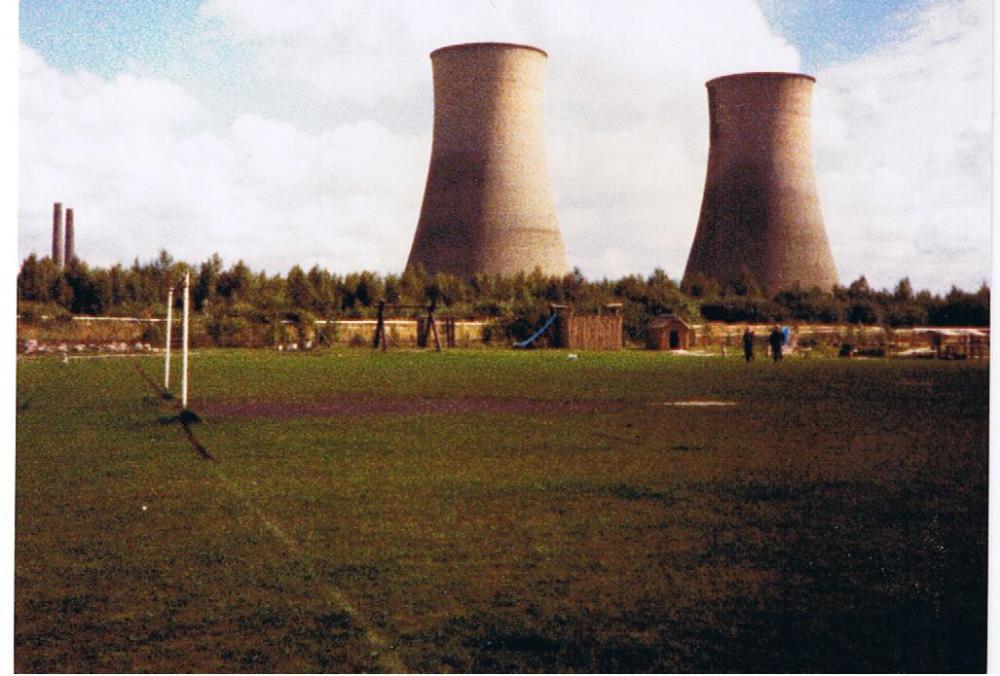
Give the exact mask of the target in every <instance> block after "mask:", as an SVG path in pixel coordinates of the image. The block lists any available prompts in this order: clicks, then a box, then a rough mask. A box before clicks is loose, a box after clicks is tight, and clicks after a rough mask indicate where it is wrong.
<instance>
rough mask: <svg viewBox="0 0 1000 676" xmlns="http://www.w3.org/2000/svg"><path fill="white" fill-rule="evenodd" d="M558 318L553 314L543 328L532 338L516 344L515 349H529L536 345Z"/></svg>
mask: <svg viewBox="0 0 1000 676" xmlns="http://www.w3.org/2000/svg"><path fill="white" fill-rule="evenodd" d="M558 316H559V315H557V314H553V315H552V316H551V317H549V318H548V319H547V320H546V321H545V323H544V324H542V328H540V329H538V330H537V331H535V332H534V333H533V334H532V335H531V337H530V338H526V339H525V340H522V341H521V342H520V343H514V347H528V346H529V345H531V344H532V343H534V342H535V341H536V340H538V337H539V336H541V335H542V334H543V333H545V332H546V331H547V330H548V328H549V327H550V326H552V322H554V321H555V320H556V317H558Z"/></svg>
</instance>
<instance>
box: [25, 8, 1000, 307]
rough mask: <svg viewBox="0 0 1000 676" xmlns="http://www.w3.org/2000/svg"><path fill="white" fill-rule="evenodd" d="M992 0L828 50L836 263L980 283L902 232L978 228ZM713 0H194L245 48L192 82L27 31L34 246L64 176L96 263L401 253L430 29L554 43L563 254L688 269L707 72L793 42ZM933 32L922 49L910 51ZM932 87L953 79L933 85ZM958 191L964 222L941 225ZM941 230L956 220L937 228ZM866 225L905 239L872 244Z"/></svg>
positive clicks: (221, 33) (827, 202)
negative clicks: (45, 54)
mask: <svg viewBox="0 0 1000 676" xmlns="http://www.w3.org/2000/svg"><path fill="white" fill-rule="evenodd" d="M984 2H985V0H979V2H978V3H972V0H967V1H965V2H962V3H960V4H958V5H955V6H954V7H952V5H948V6H947V7H950V8H951V9H950V10H948V11H944V10H942V15H941V16H936V17H927V18H924V19H923V20H921V21H917V22H916V24H917V26H918V27H917V29H915V31H914V33H913V34H912V35H911V36H910V37H909V38H908V39H907V40H906V41H903V42H901V43H899V44H897V45H893V46H891V47H887V48H885V49H884V50H883V51H882V52H880V53H878V54H875V55H872V56H871V57H869V58H868V59H866V60H864V61H861V62H858V63H854V64H847V65H844V66H840V67H838V68H837V69H831V70H830V71H828V72H825V73H821V74H819V80H820V82H819V87H818V90H817V100H816V107H815V119H816V123H817V149H816V150H817V152H816V156H817V163H818V166H817V168H818V173H819V179H820V189H821V199H822V202H823V206H824V209H825V212H826V220H827V224H828V229H829V230H830V235H831V239H832V241H833V244H834V253H835V256H836V258H837V261H838V265H839V267H840V270H841V273H842V276H843V277H844V278H845V280H847V278H848V277H849V276H850V275H853V274H854V268H853V267H852V266H855V265H857V266H859V273H860V272H865V273H867V274H869V278H870V279H871V280H872V281H874V282H875V283H877V284H885V285H887V284H891V283H893V282H894V281H895V280H896V279H897V278H898V277H900V276H902V275H903V274H910V276H911V278H913V280H914V282H915V283H917V284H918V285H920V284H926V285H930V286H933V287H937V288H940V287H947V285H949V284H950V283H951V282H952V281H956V282H958V283H960V284H963V285H965V286H974V285H975V284H977V283H978V281H979V277H980V276H984V275H986V274H987V272H986V270H987V267H986V266H985V265H980V264H979V260H978V259H974V258H969V256H967V255H966V254H964V253H961V252H960V253H959V254H958V255H959V256H960V257H961V256H964V258H963V259H962V260H963V263H962V264H961V265H955V266H953V267H947V266H946V265H945V261H951V260H953V257H952V256H951V255H949V256H948V257H946V258H942V257H941V256H940V255H938V254H935V252H934V251H929V252H927V253H926V254H924V257H923V258H917V257H916V256H917V254H916V253H913V252H918V251H919V250H920V247H922V246H927V245H928V243H930V244H931V245H932V246H933V243H935V242H937V243H943V242H944V241H947V242H948V243H951V244H954V243H956V242H960V241H964V243H965V244H964V246H971V247H975V246H978V245H979V243H980V242H981V238H982V235H981V233H982V231H983V229H985V232H986V237H987V242H988V216H987V220H986V221H985V223H984V222H983V221H982V216H981V215H980V213H979V210H978V209H979V207H978V205H979V204H981V203H982V202H983V200H984V199H985V200H986V201H987V203H988V194H989V193H988V185H986V186H985V188H984V186H983V185H982V170H981V167H980V166H979V164H977V163H978V162H979V161H980V159H981V157H980V155H979V152H980V144H981V142H982V138H983V136H982V134H983V126H982V124H980V118H983V119H985V120H986V123H987V124H986V127H985V129H986V132H987V134H988V119H989V118H988V110H989V108H988V101H989V99H988V96H989V89H988V82H989V80H988V78H989V69H988V64H987V65H986V66H985V68H986V70H985V72H982V69H980V70H978V71H975V70H969V68H968V65H969V63H972V62H974V61H975V59H976V58H977V57H978V55H979V52H981V50H982V46H983V30H986V38H985V40H986V43H985V44H986V46H987V48H988V45H989V42H988V40H989V37H988V27H987V28H986V29H982V28H981V27H980V26H979V25H978V23H977V21H978V19H977V18H976V16H974V15H975V12H974V11H973V10H975V8H976V7H978V6H980V5H982V4H984ZM721 7H722V5H720V4H719V3H700V2H695V1H694V0H684V1H676V2H669V3H665V2H651V1H650V2H631V3H628V4H627V5H624V6H622V7H613V6H612V5H610V4H597V3H586V4H584V3H576V2H569V1H568V0H562V1H553V2H545V3H536V2H528V1H527V0H518V1H516V2H509V1H505V0H492V1H491V2H478V3H471V2H465V1H459V0H447V1H444V0H442V1H437V2H433V3H426V2H416V1H414V0H410V1H397V2H391V3H390V2H379V1H377V0H375V1H371V2H363V1H361V0H356V1H344V2H326V1H325V0H285V1H284V2H277V1H276V0H275V1H271V0H268V1H266V2H265V1H264V0H256V1H250V0H207V2H205V3H204V4H203V6H202V7H201V14H202V15H203V18H204V20H205V26H206V30H210V31H211V37H210V39H211V40H213V41H221V42H224V43H225V44H228V45H233V46H235V51H234V53H238V54H239V55H240V57H241V58H240V60H239V63H238V65H233V64H227V63H224V62H220V63H219V64H218V68H217V69H212V68H201V69H191V68H189V69H188V70H187V71H183V69H182V71H183V72H185V73H186V74H185V75H184V76H183V77H180V78H179V79H177V81H178V82H181V83H183V85H184V88H181V87H180V86H179V85H177V84H172V83H171V82H169V81H167V80H166V79H162V78H159V79H158V78H154V77H150V76H147V77H140V76H137V75H130V74H123V75H120V76H119V77H117V78H115V79H113V80H110V81H107V80H103V79H100V78H97V77H96V76H93V75H89V74H87V73H85V72H78V73H74V74H69V75H68V74H62V73H58V72H57V71H55V70H53V69H52V68H50V67H49V66H47V65H46V64H45V63H44V62H43V61H42V60H41V59H40V58H39V56H38V55H37V54H35V53H34V52H32V51H31V50H30V49H28V48H22V64H21V91H22V111H21V137H22V141H21V213H20V220H21V227H20V232H21V242H20V249H21V251H22V255H24V254H26V253H27V252H28V251H30V250H35V251H38V252H45V251H47V250H48V239H47V238H48V227H49V226H48V221H49V218H50V216H49V209H50V208H51V202H53V201H55V200H62V201H64V202H66V203H67V204H68V205H72V206H76V207H77V210H78V214H79V215H78V217H77V221H78V223H79V226H78V227H79V229H80V234H79V235H78V241H79V249H80V252H81V253H82V254H84V255H85V257H86V258H87V260H90V261H91V262H93V263H98V264H106V263H110V262H113V261H116V260H121V259H124V260H126V261H128V260H130V259H131V257H132V256H139V257H140V258H149V257H151V256H153V255H155V253H156V251H157V250H158V249H159V248H160V247H167V248H168V249H169V250H170V251H171V252H172V253H173V254H174V255H175V256H177V257H180V258H183V259H185V260H192V261H198V260H203V259H204V258H206V257H207V256H208V255H209V254H211V253H212V252H213V251H219V252H220V253H221V254H222V255H223V257H224V258H225V259H226V260H227V261H233V260H235V259H237V258H244V259H245V260H247V261H248V262H249V263H250V264H251V265H253V266H254V267H266V268H267V269H268V270H269V271H272V272H273V271H284V270H287V268H288V267H290V266H291V265H293V264H295V263H300V264H303V265H306V266H308V265H310V264H311V263H312V262H319V263H320V264H322V265H325V266H328V267H330V268H331V269H334V270H338V271H341V272H343V271H347V270H353V269H359V268H373V269H377V270H381V271H399V270H400V269H401V268H402V266H403V264H404V262H405V260H406V255H407V253H408V250H409V246H410V242H411V239H412V236H413V232H414V229H415V226H416V221H417V217H418V215H419V208H420V199H421V195H422V191H423V188H424V181H425V178H426V171H427V162H428V159H429V156H430V137H431V119H432V118H431V113H432V107H433V101H432V95H431V68H430V60H429V59H428V53H429V52H430V51H432V50H433V49H435V48H437V47H440V46H442V45H445V44H451V43H455V42H468V41H477V40H497V41H514V42H525V43H529V44H535V45H538V46H540V47H542V48H544V49H546V50H547V51H548V52H549V55H550V58H549V62H548V66H547V75H546V78H547V80H546V91H545V115H546V131H547V145H548V154H549V159H550V162H549V165H550V175H551V178H552V183H553V188H554V190H555V192H556V195H557V200H558V204H557V207H558V210H559V216H560V222H561V225H562V228H563V234H564V237H565V239H566V244H567V250H568V254H569V257H570V262H571V264H573V265H577V266H579V267H580V268H581V269H582V270H583V272H584V273H585V274H586V275H588V276H592V277H599V276H605V275H606V276H619V275H621V274H625V273H630V272H640V273H649V272H650V271H652V269H653V268H654V267H658V266H659V267H663V268H665V269H666V270H667V272H668V273H669V274H670V275H671V276H673V277H675V278H678V277H680V275H681V273H682V272H683V268H684V264H685V262H686V258H687V252H688V248H689V247H690V244H691V240H692V238H693V235H694V228H695V224H696V222H697V217H698V209H699V206H700V202H701V191H702V187H703V182H704V176H705V169H706V167H705V162H706V159H707V151H708V131H707V127H708V115H707V108H708V106H707V100H706V93H705V88H704V82H705V80H707V79H709V78H711V77H714V76H717V75H720V74H724V73H728V72H738V71H745V70H796V69H797V68H798V66H799V57H798V53H797V51H796V49H795V48H794V47H793V46H791V45H789V44H788V43H786V42H785V41H784V40H783V39H782V38H781V37H780V36H777V35H776V34H775V33H774V32H773V31H772V30H771V28H770V27H769V26H768V25H767V22H766V21H765V19H764V17H763V14H762V13H761V11H760V9H759V8H758V6H757V5H756V4H755V3H754V2H752V1H750V0H739V1H737V0H733V1H731V2H726V3H724V10H723V9H721ZM970 7H971V8H972V10H970V9H968V8H970ZM963 8H965V9H963ZM963 12H964V14H963ZM970 12H972V15H971V18H972V20H969V16H970V14H969V13H970ZM963 16H964V17H965V18H964V19H963V18H962V17H963ZM986 25H987V26H988V22H986ZM930 26H933V30H937V31H943V33H942V34H940V35H935V36H932V35H930V34H929V33H928V32H927V31H928V30H930V28H928V27H930ZM943 26H953V30H951V32H949V30H948V29H947V28H944V27H943ZM921 27H923V29H922V28H921ZM205 39H209V38H207V37H206V38H205ZM949 45H951V46H950V47H949ZM931 50H935V51H933V53H934V54H939V53H940V54H939V58H938V60H937V61H936V62H934V63H932V62H931V60H930V59H928V58H927V56H926V55H924V54H922V52H925V51H931ZM977 50H978V51H977ZM195 51H197V50H195ZM209 53H216V52H211V50H209ZM986 54H988V51H987V52H986ZM982 58H985V56H984V57H982ZM921 68H922V69H923V70H921ZM192 73H193V74H192ZM197 78H202V79H201V80H198V79H197ZM984 78H985V82H986V83H987V86H985V87H984V86H983V82H984ZM954 81H957V82H959V83H961V84H955V82H954ZM904 82H907V83H910V84H909V85H906V86H904V85H903V84H902V83H904ZM215 84H218V86H214V85H215ZM223 85H224V86H223ZM918 85H919V86H922V87H923V88H924V89H925V91H923V92H921V91H913V90H917V89H919V88H920V87H919V86H918ZM952 85H953V86H952ZM213 91H223V92H233V91H236V92H239V96H240V98H239V99H238V100H239V102H240V103H239V106H241V107H242V108H240V107H237V108H236V110H237V111H238V112H236V113H235V114H232V115H231V117H229V118H227V117H225V115H226V114H229V113H227V112H220V111H229V110H231V109H232V103H233V101H235V100H237V99H231V100H230V101H229V102H228V103H229V104H230V105H228V106H227V105H221V104H220V101H219V100H218V99H216V98H213V95H212V94H211V92H213ZM935 91H938V92H944V91H948V92H951V93H952V94H954V95H957V96H959V97H963V98H959V99H957V100H953V99H949V100H948V101H946V102H935V96H936V94H935V93H934V92H935ZM190 92H199V97H198V98H197V99H196V98H195V97H194V96H193V95H192V94H191V93H190ZM984 97H986V98H985V101H986V104H983V105H981V101H982V100H984ZM963 100H971V101H973V102H974V103H972V104H971V105H963V104H962V101H963ZM908 102H910V103H909V104H908ZM296 103H297V104H296ZM918 106H920V107H918ZM921 107H924V109H921ZM926 108H931V109H933V110H931V111H928V110H926ZM977 116H978V117H977ZM946 117H951V119H953V120H955V119H958V120H961V121H964V120H972V122H971V123H965V122H962V123H961V124H959V125H956V127H955V129H954V132H953V133H952V132H950V131H949V132H948V133H946V134H945V133H941V131H940V129H939V128H936V127H932V126H931V125H930V122H931V121H938V122H940V121H942V120H943V119H944V118H946ZM986 138H988V136H987V137H986ZM913 139H920V140H921V141H920V142H914V141H913ZM860 154H863V155H864V156H863V157H861V158H860V159H859V155H860ZM970 167H972V168H971V169H970ZM970 178H971V179H975V180H972V181H971V182H970V181H969V180H968V179H970ZM986 180H987V182H988V171H987V173H986ZM877 186H882V188H878V187H877ZM984 190H985V198H984V197H983V191H984ZM920 200H924V202H925V204H923V205H922V206H921V205H919V201H920ZM959 206H961V207H962V208H964V212H962V213H959V212H960V209H959ZM930 214H934V215H933V216H931V215H930ZM917 216H919V218H917ZM958 216H961V217H962V218H964V219H965V222H966V223H967V224H968V227H967V228H965V229H964V230H962V232H961V237H964V238H965V239H964V240H962V239H961V237H960V233H958V232H957V230H958V229H960V228H959V226H952V225H951V224H952V223H956V222H957V221H956V220H955V218H956V217H958ZM948 228H950V230H948ZM942 231H946V232H951V233H952V234H951V235H950V236H949V237H948V238H947V239H946V240H942V239H940V237H939V234H938V233H940V232H942ZM872 236H874V237H875V238H876V239H875V240H873V239H872ZM928 237H929V239H928ZM935 237H937V238H938V239H935ZM873 241H876V242H878V243H883V244H885V247H886V249H884V250H892V251H895V252H901V253H900V256H897V257H895V259H894V260H888V261H886V262H883V259H882V258H880V257H878V255H880V254H878V252H877V251H876V250H875V247H874V246H873ZM890 243H891V244H890ZM890 246H891V247H894V248H891V249H890ZM907 252H909V253H910V254H912V255H911V257H910V258H909V259H908V258H905V256H903V254H907ZM877 254H878V255H877ZM917 267H920V268H921V270H918V269H916V268H917ZM923 270H926V271H927V275H923V274H922V271H923ZM980 270H981V272H980ZM962 274H965V275H967V276H966V277H963V276H962ZM969 275H977V276H976V279H974V280H971V281H968V280H969V279H971V278H970V277H969Z"/></svg>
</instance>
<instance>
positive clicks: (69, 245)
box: [65, 209, 76, 265]
mask: <svg viewBox="0 0 1000 676" xmlns="http://www.w3.org/2000/svg"><path fill="white" fill-rule="evenodd" d="M75 240H76V237H75V234H74V230H73V210H72V209H67V210H66V258H65V263H66V265H71V264H72V263H73V259H74V258H76V251H74V250H73V247H74V244H75Z"/></svg>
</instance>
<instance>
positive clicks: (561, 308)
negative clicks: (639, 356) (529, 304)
mask: <svg viewBox="0 0 1000 676" xmlns="http://www.w3.org/2000/svg"><path fill="white" fill-rule="evenodd" d="M552 310H553V312H555V313H556V314H557V316H558V321H557V322H556V326H555V327H554V328H555V332H554V333H555V335H554V337H553V338H554V339H553V340H552V341H551V342H550V345H552V347H563V348H569V349H571V350H620V349H622V347H623V346H624V337H623V335H624V334H623V328H624V324H623V319H622V304H621V303H609V304H608V305H605V306H604V307H603V308H602V310H601V312H600V313H598V314H596V315H575V314H573V308H572V307H570V306H568V305H554V304H553V305H552Z"/></svg>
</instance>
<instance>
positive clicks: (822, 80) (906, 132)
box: [814, 0, 992, 290]
mask: <svg viewBox="0 0 1000 676" xmlns="http://www.w3.org/2000/svg"><path fill="white" fill-rule="evenodd" d="M990 12H991V8H990V3H989V2H988V0H948V1H946V2H942V3H939V4H935V5H930V6H928V7H926V8H924V9H922V10H920V11H919V13H918V14H917V16H913V17H908V18H909V21H908V22H907V23H908V24H909V25H910V26H911V28H910V32H909V34H908V35H907V36H906V37H905V38H903V39H901V40H899V41H898V42H895V43H893V44H891V45H888V46H886V47H884V48H882V49H880V50H878V51H876V52H875V53H872V54H870V55H868V56H866V57H864V58H861V59H858V60H856V61H854V62H850V63H846V64H842V65H838V66H834V67H831V68H829V69H827V70H825V71H824V72H821V73H819V75H818V79H819V82H818V87H817V93H816V101H815V105H814V110H815V112H814V120H815V137H816V139H815V141H816V158H817V174H818V180H819V188H820V197H821V201H822V206H823V210H824V214H825V219H826V224H827V231H828V233H829V235H830V239H831V242H832V245H833V250H834V257H835V258H836V260H837V263H838V267H839V270H840V274H841V278H842V281H844V282H847V281H850V280H853V279H856V278H857V277H858V276H859V275H861V274H865V275H867V277H868V280H869V282H871V283H872V284H873V285H875V286H879V287H891V286H893V285H894V284H895V282H896V281H897V280H898V279H899V278H900V277H903V276H906V275H909V277H910V279H911V280H912V282H913V283H914V285H915V286H916V287H917V288H923V287H930V288H934V289H937V290H947V289H948V287H949V286H950V285H951V284H957V285H958V286H959V287H961V288H966V289H973V288H976V287H977V286H978V285H979V284H980V283H981V282H982V281H984V280H985V281H988V280H989V277H990V267H989V266H990V213H991V207H990V194H991V193H990V191H991V180H992V179H991V175H990V169H991V168H990V150H991V135H990V134H991V131H990V111H991V101H990V96H991V78H992V72H991V65H992V64H991V52H990V47H991V39H992V38H991V26H992V17H991V14H990Z"/></svg>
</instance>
